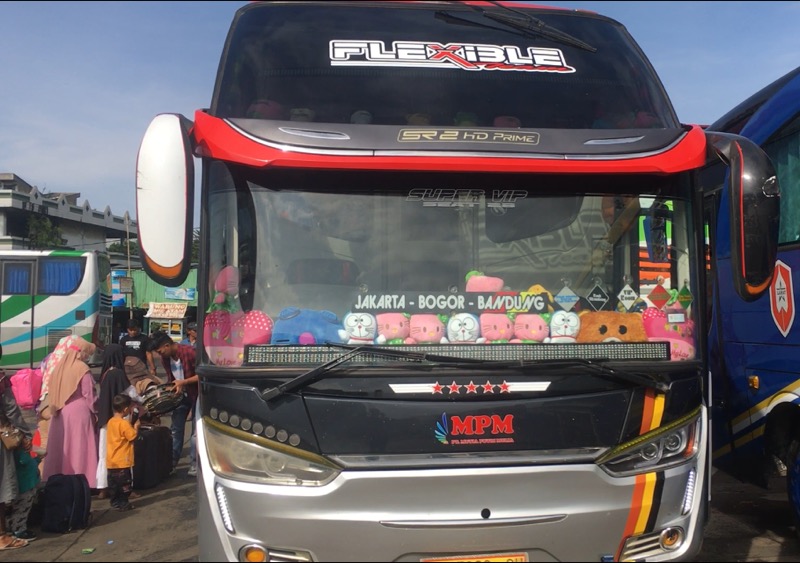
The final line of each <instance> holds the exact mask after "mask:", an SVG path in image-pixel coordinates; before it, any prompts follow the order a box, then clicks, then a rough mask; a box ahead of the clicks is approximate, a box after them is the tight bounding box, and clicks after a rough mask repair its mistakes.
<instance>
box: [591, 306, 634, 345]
mask: <svg viewBox="0 0 800 563" xmlns="http://www.w3.org/2000/svg"><path fill="white" fill-rule="evenodd" d="M580 321H581V329H580V332H579V333H578V343H579V344H587V343H598V342H647V334H646V333H645V331H644V324H642V315H640V314H639V313H617V312H615V311H594V312H590V313H584V314H583V315H581V317H580Z"/></svg>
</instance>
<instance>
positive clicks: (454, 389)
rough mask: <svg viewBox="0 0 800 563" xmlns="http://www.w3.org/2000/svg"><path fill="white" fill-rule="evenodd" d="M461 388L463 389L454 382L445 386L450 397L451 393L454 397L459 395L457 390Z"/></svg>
mask: <svg viewBox="0 0 800 563" xmlns="http://www.w3.org/2000/svg"><path fill="white" fill-rule="evenodd" d="M461 387H463V385H459V384H458V383H456V382H455V381H453V383H451V384H450V385H448V386H447V388H448V389H450V394H451V395H452V394H453V393H455V394H456V395H458V394H459V393H461V391H459V389H461Z"/></svg>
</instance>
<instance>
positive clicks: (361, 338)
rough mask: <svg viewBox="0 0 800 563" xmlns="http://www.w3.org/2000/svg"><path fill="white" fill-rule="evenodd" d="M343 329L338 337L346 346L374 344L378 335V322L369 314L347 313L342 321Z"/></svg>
mask: <svg viewBox="0 0 800 563" xmlns="http://www.w3.org/2000/svg"><path fill="white" fill-rule="evenodd" d="M342 324H343V325H344V329H339V337H340V338H341V339H342V340H343V341H344V342H346V343H347V344H374V343H375V337H376V336H377V335H378V322H377V321H376V320H375V316H374V315H371V314H370V313H347V314H346V315H345V316H344V319H343V320H342Z"/></svg>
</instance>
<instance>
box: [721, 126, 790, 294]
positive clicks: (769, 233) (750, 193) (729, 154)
mask: <svg viewBox="0 0 800 563" xmlns="http://www.w3.org/2000/svg"><path fill="white" fill-rule="evenodd" d="M706 137H707V139H708V143H709V146H710V147H711V149H713V151H714V153H715V154H716V156H717V157H718V158H720V159H721V160H722V161H723V162H725V163H726V164H727V165H728V168H729V176H728V178H729V182H728V186H729V192H728V194H727V195H728V202H729V214H730V218H731V219H730V229H731V230H730V238H731V265H732V274H733V283H734V287H735V289H736V292H737V293H738V294H739V297H741V298H742V299H743V300H744V301H755V300H756V299H758V298H759V297H761V296H762V295H763V294H764V293H765V292H766V291H767V289H768V288H769V285H770V283H771V281H772V275H773V272H774V270H775V260H776V258H777V254H778V228H779V225H780V187H779V185H778V177H777V175H776V173H775V168H774V166H773V165H772V161H771V160H770V159H769V157H768V156H767V154H766V153H765V152H764V151H763V150H762V149H761V148H760V147H759V146H758V145H756V144H755V143H754V142H753V141H751V140H749V139H746V138H745V137H741V136H739V135H732V134H729V133H719V132H715V131H709V132H706Z"/></svg>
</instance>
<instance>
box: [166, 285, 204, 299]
mask: <svg viewBox="0 0 800 563" xmlns="http://www.w3.org/2000/svg"><path fill="white" fill-rule="evenodd" d="M196 298H197V290H196V289H195V288H193V287H165V288H164V299H175V300H176V301H193V300H194V299H196Z"/></svg>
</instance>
